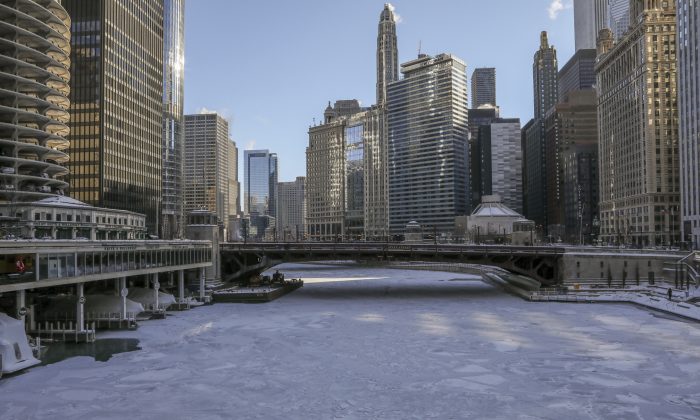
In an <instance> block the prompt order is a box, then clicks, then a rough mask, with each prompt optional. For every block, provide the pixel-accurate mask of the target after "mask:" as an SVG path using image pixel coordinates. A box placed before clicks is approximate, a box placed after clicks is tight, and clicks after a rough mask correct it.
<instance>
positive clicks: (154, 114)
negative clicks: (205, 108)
mask: <svg viewBox="0 0 700 420" xmlns="http://www.w3.org/2000/svg"><path fill="white" fill-rule="evenodd" d="M62 4H63V7H65V8H66V10H67V11H68V13H69V14H70V17H71V20H72V25H71V28H72V32H73V36H72V39H71V47H72V51H71V62H72V65H71V73H72V80H71V95H70V98H71V107H70V114H71V119H70V124H69V126H70V135H69V137H68V139H69V140H70V143H71V145H70V148H69V150H68V153H69V154H70V156H71V160H70V162H69V163H68V168H69V169H70V172H71V173H70V176H69V182H70V184H71V187H70V195H71V196H72V197H74V198H76V199H78V200H81V201H84V202H86V203H88V204H92V205H96V206H99V207H107V208H114V209H121V210H130V211H134V212H138V213H143V214H145V215H146V217H147V223H148V230H149V231H150V232H153V233H155V232H157V231H158V226H159V219H160V212H161V199H162V194H161V191H162V159H163V147H162V145H163V1H162V0H142V1H137V2H136V1H134V2H126V1H117V0H102V1H84V0H64V1H63V2H62Z"/></svg>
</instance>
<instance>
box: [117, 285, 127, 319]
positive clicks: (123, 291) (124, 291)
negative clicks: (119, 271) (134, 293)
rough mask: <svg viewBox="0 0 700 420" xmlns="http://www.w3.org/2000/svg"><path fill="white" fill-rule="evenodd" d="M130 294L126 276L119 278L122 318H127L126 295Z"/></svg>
mask: <svg viewBox="0 0 700 420" xmlns="http://www.w3.org/2000/svg"><path fill="white" fill-rule="evenodd" d="M128 295H129V289H127V288H126V277H121V278H120V279H119V296H121V312H122V314H121V315H122V319H126V318H127V314H126V297H127V296H128Z"/></svg>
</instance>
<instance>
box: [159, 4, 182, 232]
mask: <svg viewBox="0 0 700 420" xmlns="http://www.w3.org/2000/svg"><path fill="white" fill-rule="evenodd" d="M163 10H164V13H163V17H164V19H163V203H162V211H161V223H160V237H161V238H164V239H174V238H179V237H181V236H182V235H183V233H184V232H183V230H182V223H183V221H184V217H185V215H184V213H183V205H184V198H183V195H182V193H183V183H182V166H183V157H182V155H183V151H184V147H185V145H184V142H185V129H184V105H185V101H184V96H185V83H184V79H185V0H164V2H163Z"/></svg>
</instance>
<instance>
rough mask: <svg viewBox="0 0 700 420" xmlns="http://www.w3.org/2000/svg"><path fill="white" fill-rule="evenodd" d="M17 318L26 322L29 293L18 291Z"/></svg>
mask: <svg viewBox="0 0 700 420" xmlns="http://www.w3.org/2000/svg"><path fill="white" fill-rule="evenodd" d="M15 306H16V317H17V319H19V320H20V321H22V322H24V317H25V315H26V314H25V311H26V310H27V309H26V308H27V291H26V290H18V291H17V299H16V305H15Z"/></svg>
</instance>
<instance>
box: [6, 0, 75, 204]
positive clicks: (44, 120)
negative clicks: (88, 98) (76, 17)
mask: <svg viewBox="0 0 700 420" xmlns="http://www.w3.org/2000/svg"><path fill="white" fill-rule="evenodd" d="M23 3H24V2H3V6H2V8H1V9H0V18H1V20H2V22H3V24H2V27H3V38H2V39H3V42H0V60H1V61H2V63H4V64H3V66H2V68H0V88H1V89H2V94H1V95H2V99H3V101H2V105H3V107H2V109H0V138H2V140H1V141H0V202H17V201H34V200H39V199H43V198H47V197H50V196H52V195H63V190H64V189H65V188H67V187H68V184H67V183H66V182H64V181H63V180H61V178H62V177H63V176H65V175H66V174H67V173H68V171H67V170H66V168H65V167H64V166H63V165H65V164H66V162H67V161H68V155H67V154H66V153H65V150H66V149H67V148H68V141H67V140H66V138H65V137H66V135H67V134H68V126H67V123H68V120H69V116H68V107H69V102H68V95H69V92H70V88H69V85H68V83H69V81H70V72H69V68H70V65H71V64H70V63H71V62H70V57H69V54H70V36H71V35H70V29H69V28H70V24H71V23H70V17H69V16H68V13H66V11H65V10H64V9H63V7H62V6H61V4H60V2H56V1H42V2H40V3H34V2H31V3H30V5H26V4H24V5H23ZM12 215H14V213H13V214H12Z"/></svg>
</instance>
